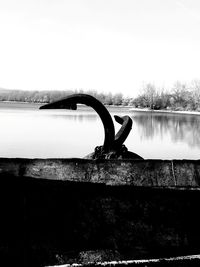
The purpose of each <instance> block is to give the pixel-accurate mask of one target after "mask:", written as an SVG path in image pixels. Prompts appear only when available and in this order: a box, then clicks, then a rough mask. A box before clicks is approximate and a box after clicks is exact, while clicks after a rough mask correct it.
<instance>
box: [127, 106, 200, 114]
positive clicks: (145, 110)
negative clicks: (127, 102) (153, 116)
mask: <svg viewBox="0 0 200 267" xmlns="http://www.w3.org/2000/svg"><path fill="white" fill-rule="evenodd" d="M129 111H135V112H145V113H146V112H147V113H167V114H177V115H178V114H180V115H200V112H199V111H187V110H183V111H181V110H165V109H161V110H150V109H145V108H144V109H143V108H130V109H129Z"/></svg>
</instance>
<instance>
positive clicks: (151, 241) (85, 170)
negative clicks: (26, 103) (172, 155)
mask: <svg viewBox="0 0 200 267" xmlns="http://www.w3.org/2000/svg"><path fill="white" fill-rule="evenodd" d="M0 183H1V186H0V211H1V218H2V219H1V222H2V225H3V226H2V227H1V229H0V236H1V238H0V254H1V255H0V256H1V257H4V258H5V259H7V258H8V251H9V250H10V246H11V249H13V254H15V255H16V257H17V258H19V260H21V261H25V266H44V265H50V264H52V265H53V264H58V263H60V264H61V263H72V262H81V263H84V262H87V261H88V260H94V261H95V260H98V259H99V260H101V261H104V260H133V259H145V258H155V257H168V256H181V255H189V254H200V227H199V225H200V218H199V216H198V212H199V203H200V161H161V160H145V161H131V160H127V161H124V160H123V161H119V160H108V161H91V160H81V159H56V160H53V159H51V160H42V159H41V160H30V159H0ZM10 244H11V245H10Z"/></svg>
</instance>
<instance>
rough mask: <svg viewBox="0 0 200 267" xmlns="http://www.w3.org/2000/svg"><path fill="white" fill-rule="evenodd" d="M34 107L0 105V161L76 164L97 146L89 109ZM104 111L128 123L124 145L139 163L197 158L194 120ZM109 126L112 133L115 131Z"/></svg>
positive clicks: (97, 127) (199, 128) (98, 131)
mask: <svg viewBox="0 0 200 267" xmlns="http://www.w3.org/2000/svg"><path fill="white" fill-rule="evenodd" d="M39 106H41V105H39V104H27V103H6V102H2V103H0V125H1V131H0V157H9V158H10V157H12V158H15V157H20V158H25V157H27V158H71V157H76V158H79V157H80V158H82V157H84V156H85V155H87V154H89V153H91V152H93V151H94V148H95V147H96V146H97V145H102V144H103V141H104V130H103V125H102V123H101V120H100V118H99V117H98V115H97V114H96V113H95V111H93V110H92V109H90V108H88V107H85V106H81V107H79V108H78V110H75V111H71V110H39V109H38V108H39ZM108 109H109V111H110V113H111V115H112V117H113V116H114V115H118V116H123V115H129V116H130V117H131V118H132V120H133V127H132V131H131V133H130V134H129V136H128V138H127V140H126V142H125V145H126V146H127V148H128V149H129V151H133V152H135V153H137V154H139V155H140V156H142V157H143V158H145V159H199V158H200V116H199V115H182V114H181V115H180V114H178V115H177V114H169V113H155V112H135V111H131V110H130V108H123V107H122V108H115V107H110V108H108ZM113 120H114V118H113ZM114 124H115V129H116V132H117V131H118V129H119V128H120V125H119V124H118V123H116V122H115V123H114Z"/></svg>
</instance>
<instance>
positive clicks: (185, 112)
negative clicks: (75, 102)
mask: <svg viewBox="0 0 200 267" xmlns="http://www.w3.org/2000/svg"><path fill="white" fill-rule="evenodd" d="M1 104H3V105H6V104H8V105H10V104H11V105H12V104H13V105H19V107H18V108H20V104H21V105H23V104H26V105H30V106H32V107H33V106H35V107H38V106H39V105H45V104H47V103H39V102H37V103H36V102H21V101H0V106H1ZM105 106H106V107H107V108H118V109H121V108H122V109H127V111H133V112H145V113H167V114H180V115H200V112H199V111H192V110H191V111H188V110H187V111H186V110H183V111H181V110H166V109H162V110H153V109H148V108H133V107H131V106H117V105H105ZM15 107H16V106H15ZM22 108H23V107H22Z"/></svg>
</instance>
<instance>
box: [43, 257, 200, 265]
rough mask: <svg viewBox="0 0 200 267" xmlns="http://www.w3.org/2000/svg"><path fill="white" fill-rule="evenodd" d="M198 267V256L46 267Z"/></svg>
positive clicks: (199, 261)
mask: <svg viewBox="0 0 200 267" xmlns="http://www.w3.org/2000/svg"><path fill="white" fill-rule="evenodd" d="M91 266H95V267H101V266H104V267H124V266H128V267H132V266H140V267H152V266H153V267H154V266H156V267H167V266H168V267H198V266H200V255H192V256H183V257H172V258H163V259H150V260H129V261H111V262H88V263H83V264H77V263H76V264H64V265H54V266H47V267H91Z"/></svg>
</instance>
